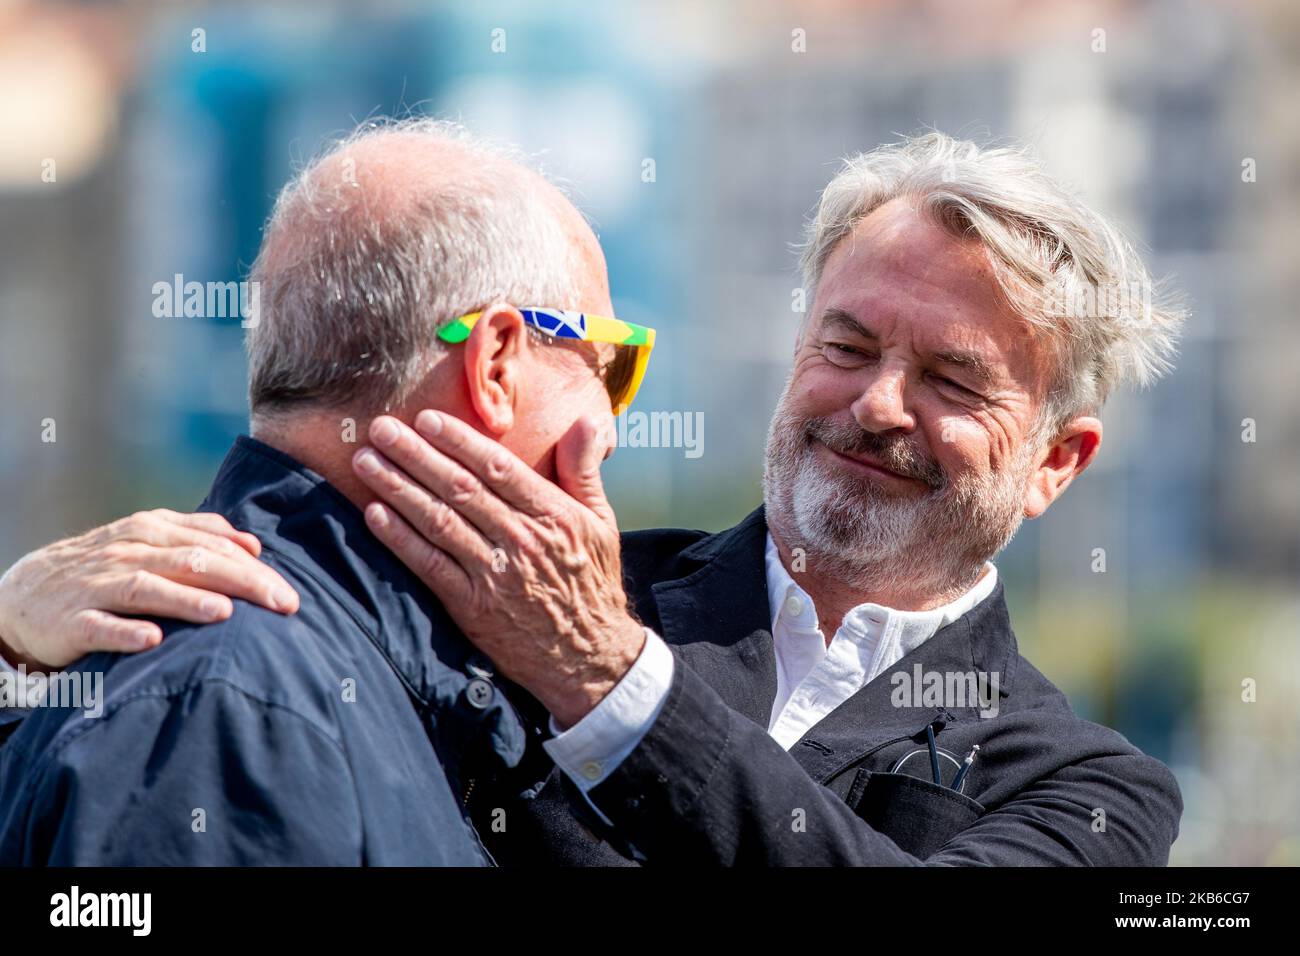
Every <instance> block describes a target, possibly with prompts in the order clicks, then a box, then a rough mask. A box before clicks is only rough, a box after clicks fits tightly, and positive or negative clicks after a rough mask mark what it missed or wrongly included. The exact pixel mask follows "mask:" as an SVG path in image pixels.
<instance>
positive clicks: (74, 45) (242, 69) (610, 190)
mask: <svg viewBox="0 0 1300 956" xmlns="http://www.w3.org/2000/svg"><path fill="white" fill-rule="evenodd" d="M1298 94H1300V5H1297V4H1295V3H1294V2H1291V0H1260V2H1231V3H1230V2H1226V0H1225V2H1210V0H1201V2H1193V0H1158V2H1156V0H1153V2H1111V3H1106V2H1087V3H1075V2H1061V0H1058V2H1053V3H1051V4H1046V3H1037V2H1030V0H1020V2H1017V0H983V2H978V3H976V2H968V0H953V2H918V0H909V2H903V0H899V2H868V0H857V2H852V3H850V2H832V0H816V2H813V0H805V2H794V0H790V2H775V0H765V2H755V0H746V2H739V0H737V2H724V0H712V2H708V3H700V2H686V0H657V2H647V3H631V2H627V3H621V2H614V3H602V4H576V3H567V2H563V0H551V2H548V3H547V4H544V5H541V4H530V3H525V2H490V0H480V2H473V3H468V2H462V3H446V4H441V3H430V2H426V3H420V4H410V5H408V4H401V3H384V2H369V3H366V4H364V5H363V4H356V5H352V4H344V3H331V2H320V0H318V2H314V3H302V4H293V3H284V4H281V5H276V4H270V3H260V4H251V3H250V4H239V3H216V4H176V3H161V2H157V3H155V2H143V0H142V2H123V3H111V2H96V3H29V2H21V0H0V130H2V131H3V134H2V135H0V223H3V229H0V502H3V505H2V506H0V568H3V567H7V566H8V564H9V563H12V562H13V561H14V560H15V559H16V558H17V557H18V556H20V555H21V554H23V553H24V552H26V551H28V550H30V549H31V548H34V547H36V546H38V545H41V544H45V543H47V542H49V541H51V540H53V539H55V538H57V537H62V536H64V535H67V534H70V533H73V532H79V531H82V530H85V529H86V528H88V527H90V526H91V525H94V524H98V523H102V522H104V521H106V520H108V519H111V518H114V517H117V516H120V515H122V514H124V513H127V512H130V511H132V510H135V509H138V508H147V507H158V506H167V507H173V508H177V509H183V510H190V509H192V508H193V507H194V506H195V505H196V504H197V503H198V502H199V501H200V500H201V499H202V497H203V495H204V493H205V491H206V489H207V486H208V483H209V481H210V479H211V477H212V474H213V472H214V471H215V468H216V466H217V465H218V463H219V462H220V460H221V459H222V457H223V456H224V453H225V451H226V449H227V447H228V445H229V443H230V442H231V440H232V439H233V438H234V436H235V435H237V434H239V433H240V432H242V431H244V430H245V429H246V402H245V368H244V357H243V351H242V344H241V329H240V326H239V320H238V318H232V319H226V320H221V319H197V318H158V317H156V316H155V314H154V309H153V305H154V299H155V292H154V286H155V283H159V282H163V283H168V284H170V283H172V281H173V277H174V276H175V275H177V274H180V275H183V276H184V277H185V279H186V280H198V281H201V282H208V281H217V282H224V281H230V280H237V279H241V278H244V277H246V270H247V267H248V265H249V264H250V263H251V262H252V260H253V258H254V256H255V254H256V250H257V246H258V242H259V238H260V230H261V226H262V223H263V221H264V219H265V217H266V215H267V213H268V212H269V209H270V205H271V202H272V200H273V198H274V196H275V193H276V191H277V190H278V189H279V188H280V186H281V185H282V184H283V183H284V182H285V180H286V179H287V178H288V177H289V176H290V174H291V172H292V171H293V170H294V168H295V165H296V164H298V163H301V162H302V161H303V160H304V159H306V158H308V157H310V156H312V155H313V154H314V153H316V152H317V150H318V149H319V148H320V147H321V145H322V143H323V142H324V141H325V139H326V138H328V137H330V136H334V135H338V134H340V133H343V132H346V131H347V130H348V129H350V128H351V127H352V126H353V125H355V124H356V123H357V122H360V121H362V120H364V119H366V118H368V117H374V116H381V115H387V116H391V115H408V114H411V113H417V114H422V113H427V114H432V115H437V116H442V117H449V118H454V119H460V120H463V121H464V122H466V123H467V124H469V125H470V126H471V127H472V128H474V129H475V130H476V131H477V132H479V133H481V134H485V135H488V136H491V137H494V138H500V139H505V140H509V141H513V142H516V143H519V144H520V145H522V146H523V147H524V148H525V149H526V150H528V151H529V152H531V153H535V154H538V155H539V156H540V158H541V160H542V162H543V165H544V166H545V168H546V169H547V170H548V171H550V172H551V173H552V174H553V175H555V176H558V177H560V178H561V179H563V180H564V181H565V182H567V183H568V188H569V191H570V192H571V194H572V195H573V196H574V198H575V200H576V201H577V203H578V204H579V205H580V206H581V207H582V208H583V209H584V211H585V212H586V213H587V214H588V215H589V217H590V218H591V219H592V221H593V223H594V224H595V225H596V227H597V231H598V233H599V235H600V238H601V241H602V243H603V244H604V247H605V250H606V253H607V256H608V260H609V266H610V272H611V280H612V285H613V292H614V302H615V306H616V310H617V314H618V315H620V316H621V317H623V318H626V319H629V320H631V321H633V322H638V323H643V324H649V325H653V326H655V327H656V328H658V329H659V335H660V338H659V345H658V347H657V348H656V353H655V358H654V361H653V362H652V364H651V374H650V376H649V378H648V379H647V384H646V387H645V389H644V390H643V391H642V393H641V397H640V398H638V404H637V408H636V409H634V411H636V410H637V409H640V410H642V411H647V412H649V411H663V412H669V413H674V412H675V413H679V414H680V415H681V416H683V417H686V416H689V417H690V420H692V421H700V422H702V424H703V431H702V433H701V434H697V435H695V436H694V440H695V441H696V442H698V443H699V444H698V445H697V446H696V448H695V450H694V451H692V450H691V449H687V448H683V447H677V448H662V447H661V448H653V447H626V448H622V449H620V451H619V452H618V454H617V455H615V456H614V458H613V459H611V460H610V462H609V463H608V464H607V466H606V475H607V483H608V485H609V488H610V493H611V498H612V500H613V501H614V504H615V506H616V507H617V509H618V511H619V514H620V516H621V520H622V523H623V526H624V527H625V528H636V527H646V526H653V525H679V526H690V527H699V528H706V529H710V530H717V529H721V528H724V527H726V526H728V525H730V524H732V523H734V522H735V521H737V520H739V519H740V518H741V517H743V516H744V515H745V514H746V513H747V512H748V511H749V510H750V509H752V508H753V507H754V506H755V505H757V504H758V503H759V501H760V498H761V494H760V480H759V479H760V475H761V468H762V450H763V441H764V436H765V431H766V426H767V421H768V417H769V415H770V413H771V411H772V408H773V406H774V403H775V400H776V397H777V395H778V394H779V391H780V388H781V385H782V383H783V381H784V376H785V374H786V370H787V365H788V360H789V355H790V351H791V347H792V344H793V336H794V331H795V327H796V323H797V320H798V318H799V315H798V313H797V312H795V311H794V305H795V297H794V290H795V289H796V287H797V285H798V280H797V278H796V272H795V268H794V265H795V260H794V256H793V255H792V253H791V248H790V247H791V243H793V242H795V241H797V240H798V238H799V236H800V230H801V227H802V225H803V222H804V219H805V217H806V216H807V214H808V213H809V211H810V209H811V207H812V205H813V204H814V202H815V201H816V199H817V195H818V192H819V190H820V189H821V188H822V186H824V185H825V183H826V182H827V181H828V180H829V179H830V177H831V176H832V175H833V173H834V171H835V168H836V165H837V160H838V159H839V158H840V157H842V156H844V155H846V154H849V153H852V152H856V151H859V150H863V149H869V148H871V147H873V146H875V145H878V144H880V143H883V142H887V141H891V140H894V139H896V138H897V137H898V136H899V135H900V134H904V133H909V132H914V131H917V130H919V129H922V128H925V127H935V128H938V129H941V130H944V131H946V132H949V133H954V134H965V135H967V136H971V137H974V138H980V139H985V138H988V137H993V138H997V139H1006V138H1009V139H1016V140H1027V141H1029V142H1031V143H1032V144H1034V145H1035V146H1036V147H1037V149H1038V151H1039V153H1040V154H1041V155H1042V157H1043V158H1044V159H1045V161H1046V163H1047V165H1048V167H1049V168H1050V169H1051V170H1052V171H1053V172H1054V173H1056V174H1057V175H1058V176H1060V177H1061V178H1063V179H1065V180H1067V181H1068V182H1070V183H1072V184H1073V185H1075V186H1076V187H1077V188H1078V189H1079V190H1081V191H1082V193H1083V194H1084V196H1085V198H1087V199H1088V200H1089V201H1090V202H1091V203H1092V204H1094V205H1095V206H1096V207H1097V208H1099V209H1100V210H1102V211H1103V212H1105V213H1108V214H1110V215H1112V216H1114V217H1115V218H1116V219H1118V220H1119V221H1120V222H1121V223H1122V224H1123V225H1124V226H1126V227H1127V229H1128V230H1129V232H1130V234H1131V235H1132V236H1133V237H1134V238H1135V239H1137V240H1138V241H1139V242H1140V243H1141V245H1142V246H1143V248H1144V249H1145V250H1146V251H1147V253H1148V255H1149V259H1150V264H1151V265H1152V267H1153V272H1155V273H1156V274H1170V275H1172V276H1173V277H1174V279H1175V282H1176V284H1177V285H1178V286H1179V287H1180V288H1182V289H1183V290H1184V291H1185V292H1186V295H1187V299H1188V302H1189V304H1190V306H1191V308H1192V310H1193V316H1192V319H1191V323H1190V326H1189V328H1188V330H1187V334H1186V337H1185V339H1184V342H1183V346H1182V354H1181V360H1180V362H1179V366H1178V370H1177V372H1176V373H1174V374H1173V375H1172V376H1171V377H1169V378H1168V379H1166V380H1165V381H1163V382H1161V383H1160V384H1159V385H1158V386H1157V387H1155V388H1154V389H1153V390H1151V391H1149V392H1147V393H1145V394H1141V395H1121V396H1118V397H1117V398H1115V399H1114V400H1113V401H1112V402H1111V404H1110V405H1109V406H1108V408H1107V410H1106V412H1105V413H1104V414H1103V416H1102V418H1103V421H1104V423H1105V427H1106V444H1105V448H1104V450H1103V452H1102V455H1101V457H1100V459H1099V460H1098V462H1097V463H1096V465H1094V466H1093V468H1092V469H1091V470H1090V471H1089V472H1088V474H1087V476H1086V477H1085V478H1084V479H1083V480H1082V481H1080V482H1079V483H1077V484H1075V485H1074V486H1073V487H1072V488H1071V490H1070V492H1069V494H1067V495H1066V496H1065V497H1064V498H1063V499H1061V500H1060V501H1059V502H1058V503H1057V504H1056V505H1055V506H1054V507H1053V508H1052V509H1051V511H1050V512H1049V513H1048V514H1047V515H1046V516H1045V517H1044V518H1042V519H1041V520H1038V521H1035V522H1030V523H1028V524H1026V525H1025V526H1024V527H1023V529H1022V530H1021V532H1020V534H1019V536H1018V537H1017V538H1016V540H1015V541H1014V542H1013V544H1012V545H1011V547H1010V548H1009V549H1008V550H1007V551H1006V552H1005V553H1004V554H1003V555H1002V556H1001V557H1000V558H999V559H998V564H999V567H1000V569H1001V572H1002V574H1003V576H1004V579H1005V580H1006V583H1007V596H1008V600H1009V602H1010V603H1011V606H1012V619H1013V621H1014V622H1015V625H1016V632H1017V635H1018V638H1019V640H1020V644H1021V649H1022V651H1023V653H1025V655H1026V656H1027V657H1029V658H1030V659H1031V660H1032V661H1033V662H1034V663H1035V665H1036V666H1037V667H1038V668H1039V669H1041V670H1042V671H1044V672H1045V673H1046V674H1047V675H1048V676H1049V677H1050V678H1051V679H1052V680H1054V681H1055V682H1056V683H1057V684H1058V685H1059V686H1061V687H1062V689H1063V690H1065V691H1066V693H1067V694H1068V695H1069V697H1070V699H1071V702H1072V703H1073V705H1074V707H1075V708H1076V710H1078V711H1079V712H1080V713H1081V714H1082V715H1083V716H1085V717H1088V718H1090V719H1092V720H1096V721H1098V722H1101V723H1105V724H1108V725H1110V726H1113V727H1115V728H1117V729H1118V730H1120V731H1121V732H1122V733H1124V734H1125V735H1126V736H1127V737H1128V738H1129V739H1130V740H1132V741H1133V742H1134V743H1135V744H1137V745H1138V746H1139V747H1141V748H1142V749H1144V750H1146V751H1147V752H1148V753H1151V754H1153V755H1154V756H1156V757H1158V758H1160V759H1161V760H1163V761H1165V762H1166V763H1168V764H1169V765H1170V766H1171V767H1173V769H1174V771H1175V773H1176V774H1177V776H1178V779H1179V781H1180V783H1181V785H1182V790H1183V796H1184V800H1185V802H1186V811H1185V813H1184V816H1183V820H1182V830H1181V836H1180V838H1179V840H1178V842H1177V843H1176V844H1175V846H1174V850H1173V862H1174V863H1181V864H1194V863H1200V864H1225V865H1243V864H1250V865H1261V864H1267V865H1274V864H1277V865H1296V864H1297V863H1300V703H1298V701H1300V650H1297V638H1300V594H1298V589H1297V585H1300V481H1298V480H1297V474H1298V473H1300V372H1298V371H1297V369H1298V368H1300V365H1298V361H1297V360H1298V359H1300V354H1298V353H1300V331H1298V330H1297V319H1298V318H1300V317H1298V316H1297V311H1296V305H1295V303H1296V302H1297V301H1300V270H1297V269H1296V264H1297V255H1296V250H1297V246H1298V245H1300V112H1297V110H1296V108H1295V105H1294V103H1295V99H1296V97H1297V95H1298ZM52 429H53V430H52ZM51 438H53V439H54V440H53V441H51V440H50V439H51ZM688 452H689V453H688ZM1099 548H1100V549H1104V552H1105V570H1104V572H1102V571H1099V570H1098V569H1097V562H1096V549H1099Z"/></svg>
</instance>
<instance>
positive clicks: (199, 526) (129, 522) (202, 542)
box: [92, 508, 261, 558]
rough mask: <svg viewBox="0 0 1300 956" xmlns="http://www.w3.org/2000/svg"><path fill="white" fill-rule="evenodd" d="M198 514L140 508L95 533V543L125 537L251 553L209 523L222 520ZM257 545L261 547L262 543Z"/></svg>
mask: <svg viewBox="0 0 1300 956" xmlns="http://www.w3.org/2000/svg"><path fill="white" fill-rule="evenodd" d="M195 517H196V516H195V515H182V514H180V513H179V512H175V511H167V510H166V509H163V508H159V509H156V510H154V511H137V512H136V513H135V514H133V515H130V516H129V517H126V518H122V519H119V520H118V521H114V522H113V523H112V524H110V525H108V526H107V527H105V528H101V529H98V530H97V531H96V532H92V534H94V536H95V542H94V543H98V544H106V543H108V542H110V541H116V542H122V541H126V542H139V543H140V544H147V545H152V546H153V547H155V548H167V547H182V546H190V547H202V548H207V549H209V550H211V551H214V552H216V553H218V554H225V555H227V556H229V557H232V558H236V557H243V556H246V555H248V554H249V551H248V548H247V547H246V546H244V545H242V544H238V543H236V542H235V540H234V539H233V538H232V537H231V536H230V535H229V534H222V533H220V531H219V530H216V531H214V530H209V527H215V528H218V529H219V528H220V524H217V523H214V522H211V521H210V520H206V519H202V518H200V519H199V520H197V521H195V520H193V519H194V518H195ZM210 517H212V518H216V519H218V522H220V523H224V524H225V527H226V528H227V529H229V530H230V531H233V529H231V528H230V526H229V524H228V523H225V519H224V518H222V517H221V516H220V515H212V516H210ZM182 519H184V520H182ZM205 525H207V526H208V527H205ZM258 548H259V550H260V548H261V545H260V544H259V545H258Z"/></svg>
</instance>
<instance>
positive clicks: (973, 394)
mask: <svg viewBox="0 0 1300 956" xmlns="http://www.w3.org/2000/svg"><path fill="white" fill-rule="evenodd" d="M930 380H931V381H932V382H934V383H935V384H936V385H938V386H939V388H940V389H942V390H943V391H945V392H947V393H949V394H951V395H954V396H956V397H958V398H960V399H963V400H965V401H979V400H981V399H982V398H983V396H982V395H980V393H979V392H977V391H975V390H974V389H971V388H967V387H966V386H965V385H962V384H961V383H960V382H957V381H954V380H953V379H951V378H948V376H946V375H933V374H932V375H931V376H930Z"/></svg>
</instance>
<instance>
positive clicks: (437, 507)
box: [352, 448, 505, 572]
mask: <svg viewBox="0 0 1300 956" xmlns="http://www.w3.org/2000/svg"><path fill="white" fill-rule="evenodd" d="M352 465H353V470H354V471H356V473H357V475H358V476H360V478H361V480H362V481H363V482H365V484H366V487H368V488H369V489H370V490H371V491H373V492H374V493H375V494H377V495H379V497H380V498H382V499H383V500H384V501H385V502H387V504H388V505H389V506H391V509H392V510H394V511H396V512H397V513H399V514H400V515H401V516H402V517H403V518H405V519H406V522H407V523H408V525H409V526H410V527H411V528H413V529H414V530H415V532H416V533H418V534H419V535H421V536H422V537H423V538H424V539H425V541H427V542H428V543H429V544H431V545H433V546H435V547H437V548H439V549H440V550H442V551H445V552H447V553H448V554H449V555H451V557H452V558H454V559H455V560H456V562H457V563H459V564H460V566H461V567H462V568H463V569H465V571H467V572H469V571H471V570H476V569H481V568H482V567H483V566H484V565H488V564H491V563H492V544H491V543H490V542H489V541H488V540H487V539H486V538H484V537H483V533H482V532H481V531H479V530H478V528H477V527H476V526H475V525H474V524H472V523H471V522H470V521H468V520H467V519H466V518H465V517H464V516H463V515H461V514H460V513H458V512H457V511H456V510H455V509H454V508H452V507H451V506H449V505H448V504H447V502H446V501H444V500H443V499H442V498H441V497H439V495H438V494H436V493H432V492H430V491H429V490H428V489H426V488H425V487H424V486H423V485H422V484H420V483H419V482H416V481H414V480H412V478H411V476H410V475H408V474H407V473H406V472H405V471H403V470H402V469H401V468H398V467H397V466H396V465H394V464H393V463H392V462H391V461H388V460H387V459H386V458H384V457H383V456H382V455H380V454H379V453H378V452H377V451H375V450H374V449H373V448H362V449H361V450H360V451H358V452H357V453H356V454H355V455H353V456H352ZM426 480H427V479H426ZM497 507H498V508H499V509H501V510H504V509H505V506H504V505H502V504H501V502H500V501H497Z"/></svg>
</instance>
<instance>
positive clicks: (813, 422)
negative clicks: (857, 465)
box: [804, 418, 948, 490]
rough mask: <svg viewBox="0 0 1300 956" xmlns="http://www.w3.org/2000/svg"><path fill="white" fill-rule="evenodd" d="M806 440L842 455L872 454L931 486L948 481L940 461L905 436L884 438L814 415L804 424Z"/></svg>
mask: <svg viewBox="0 0 1300 956" xmlns="http://www.w3.org/2000/svg"><path fill="white" fill-rule="evenodd" d="M804 437H805V439H816V440H817V441H819V442H821V443H822V444H823V445H825V446H826V447H827V448H829V449H831V450H832V451H837V452H839V453H840V454H842V455H870V456H871V457H872V458H875V459H876V460H877V461H879V462H880V463H881V464H882V465H884V466H885V467H886V468H888V469H889V470H890V471H896V472H898V473H899V474H900V475H906V476H907V477H908V478H916V479H918V480H919V481H923V482H925V483H926V484H927V485H929V486H930V487H931V488H934V489H936V490H937V489H940V488H942V487H944V485H946V484H947V483H948V479H947V476H946V475H945V474H944V471H943V469H942V468H941V467H939V463H938V462H937V461H935V460H934V459H932V458H929V457H927V456H925V455H923V454H921V453H920V452H919V451H917V449H916V447H915V446H914V445H912V443H911V442H909V441H908V440H907V439H905V438H884V437H882V436H880V435H877V434H875V433H874V432H869V431H865V430H864V429H861V428H859V427H857V426H856V425H849V424H847V423H841V422H830V421H827V420H826V419H824V418H812V419H809V420H808V421H807V422H806V423H805V424H804Z"/></svg>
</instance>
